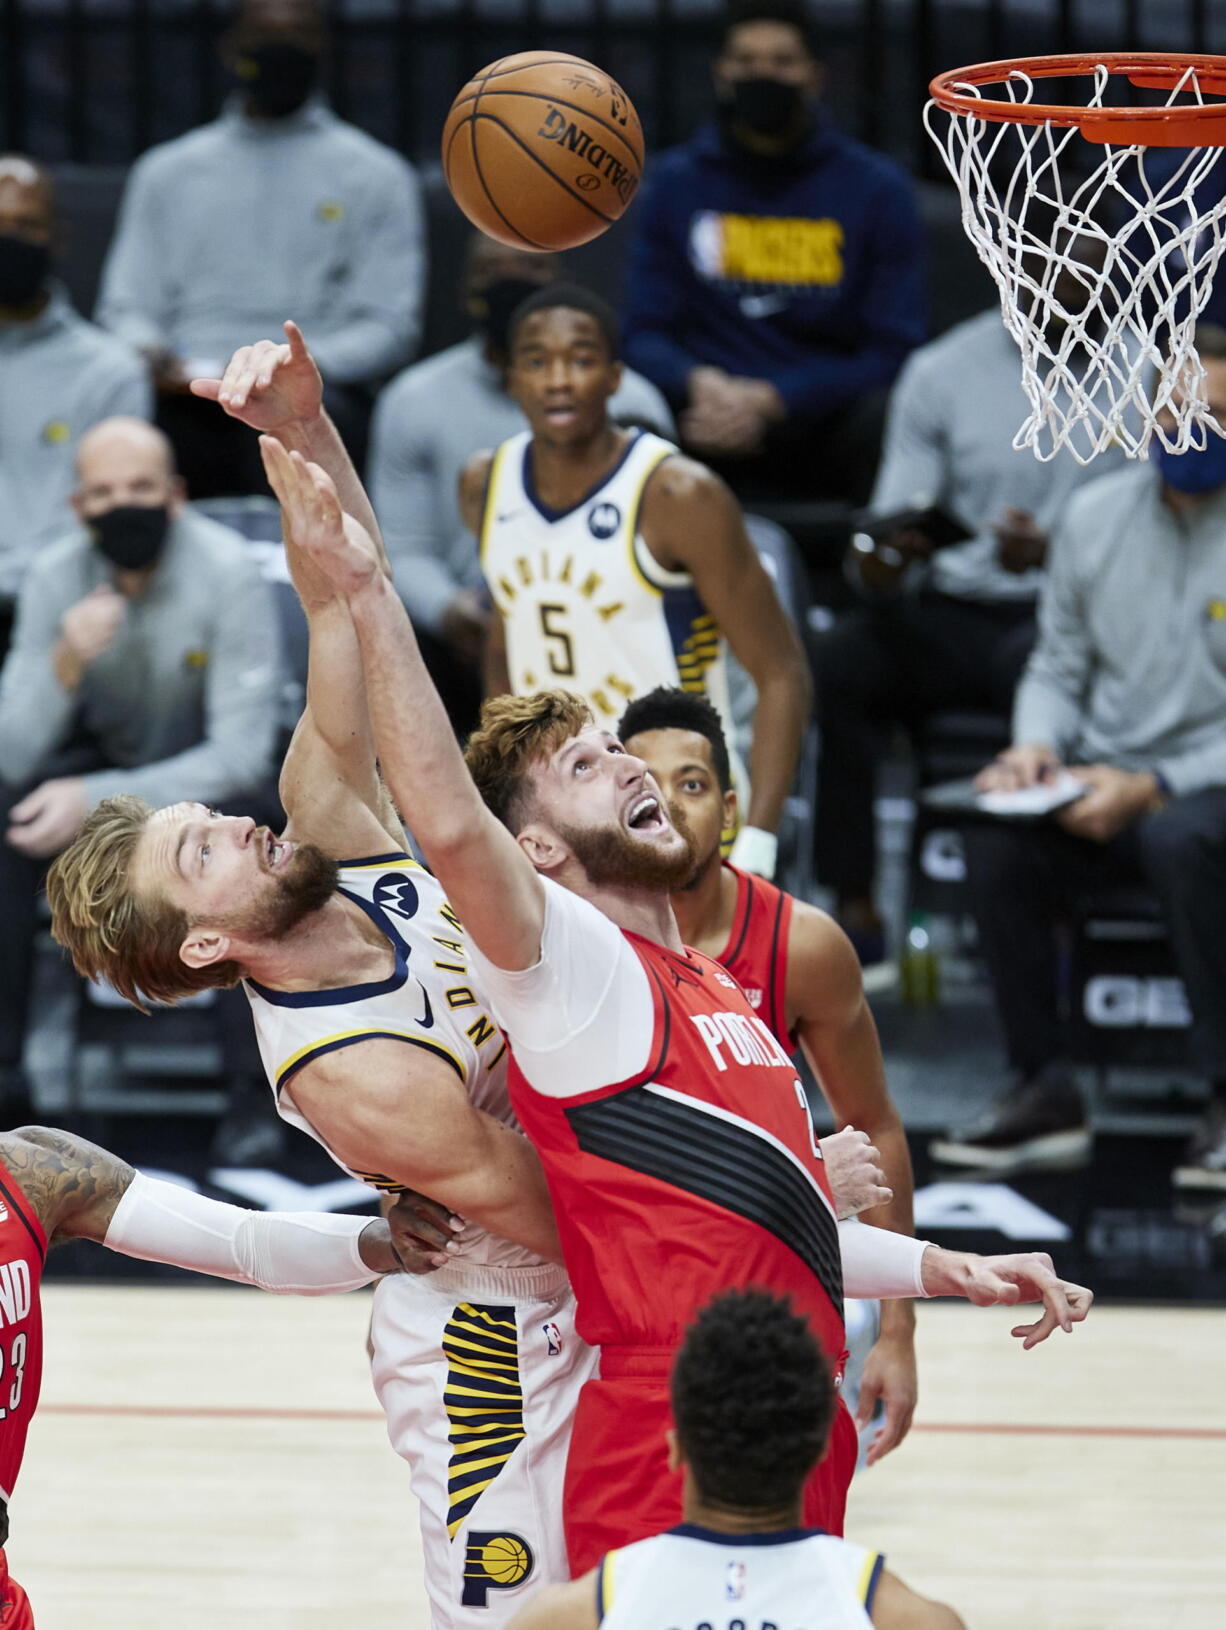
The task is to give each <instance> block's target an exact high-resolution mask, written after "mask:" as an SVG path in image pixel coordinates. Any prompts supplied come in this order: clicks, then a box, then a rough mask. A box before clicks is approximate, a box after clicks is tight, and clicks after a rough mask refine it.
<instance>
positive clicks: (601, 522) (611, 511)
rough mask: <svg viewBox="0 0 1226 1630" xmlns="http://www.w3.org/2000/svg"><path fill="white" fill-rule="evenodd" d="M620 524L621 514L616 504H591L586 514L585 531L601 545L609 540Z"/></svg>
mask: <svg viewBox="0 0 1226 1630" xmlns="http://www.w3.org/2000/svg"><path fill="white" fill-rule="evenodd" d="M621 524H622V512H621V510H620V509H618V507H617V505H616V504H608V503H605V504H593V505H592V507H591V509H589V510H588V512H587V529H588V531H589V532H590V533H591V534H592V536H593V537H594V538H599V539H600V541H601V542H602V543H603V542H604V541H605V539H606V538H611V537H612V536H613V534H614V533H615V532H616V531H617V529H618V527H619V526H620V525H621Z"/></svg>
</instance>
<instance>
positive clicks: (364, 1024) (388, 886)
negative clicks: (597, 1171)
mask: <svg viewBox="0 0 1226 1630" xmlns="http://www.w3.org/2000/svg"><path fill="white" fill-rule="evenodd" d="M340 891H341V893H342V894H343V895H344V896H345V897H346V899H349V900H352V901H353V903H354V904H355V905H357V906H360V907H361V908H362V910H363V911H364V912H365V913H366V915H367V916H368V917H369V918H370V920H371V921H372V922H373V923H375V924H376V925H377V926H378V927H379V928H380V929H381V930H382V931H383V933H384V934H386V936H387V939H388V943H389V944H390V946H391V948H392V952H393V954H394V957H395V966H394V967H393V969H392V972H391V974H390V975H389V976H388V977H387V978H386V979H382V980H376V981H374V982H373V983H370V984H366V985H344V986H338V987H337V988H336V989H335V990H314V991H280V990H271V989H269V987H268V986H266V985H261V984H259V983H258V982H257V981H256V980H254V979H248V980H246V981H245V984H246V990H247V996H248V998H249V1000H250V1002H251V1009H252V1013H253V1015H254V1018H255V1032H256V1039H257V1041H258V1043H259V1048H260V1057H261V1059H262V1060H263V1064H264V1070H265V1073H266V1074H267V1076H268V1080H269V1082H270V1084H271V1085H272V1088H273V1092H274V1094H275V1095H276V1100H277V1111H278V1113H279V1114H280V1115H281V1117H282V1119H283V1120H286V1121H289V1122H290V1123H291V1124H292V1125H294V1126H298V1127H301V1129H302V1130H303V1131H304V1132H309V1133H310V1135H311V1136H312V1137H313V1138H315V1139H316V1140H317V1141H318V1142H319V1143H324V1140H323V1138H321V1137H320V1135H319V1133H318V1132H317V1131H316V1130H315V1128H314V1127H313V1126H312V1125H311V1124H310V1122H309V1121H308V1120H307V1119H306V1117H305V1116H303V1115H302V1114H301V1113H300V1112H299V1110H298V1109H297V1107H296V1105H295V1104H294V1097H293V1092H294V1088H293V1083H294V1076H295V1075H296V1074H297V1072H298V1071H299V1070H301V1069H302V1068H303V1067H304V1066H305V1065H307V1064H309V1063H310V1062H311V1060H312V1059H316V1058H319V1057H321V1056H322V1055H323V1054H324V1053H331V1052H335V1051H336V1050H337V1049H338V1048H342V1047H352V1046H354V1045H356V1044H357V1043H358V1042H363V1041H371V1040H391V1041H396V1042H400V1043H402V1044H403V1045H404V1046H405V1047H406V1048H413V1049H419V1050H421V1051H423V1052H426V1053H430V1054H432V1055H433V1057H435V1058H436V1059H439V1060H441V1061H442V1062H443V1063H444V1064H445V1065H446V1066H447V1067H448V1068H449V1069H452V1070H454V1071H455V1073H456V1075H457V1076H458V1077H459V1079H460V1080H461V1081H462V1082H463V1083H464V1086H465V1088H466V1090H467V1092H468V1096H469V1098H470V1099H471V1100H472V1102H473V1103H474V1104H475V1105H476V1106H477V1108H478V1109H482V1110H484V1111H485V1112H486V1113H487V1114H489V1115H492V1116H493V1117H494V1118H495V1119H496V1120H500V1121H503V1122H505V1123H507V1124H508V1125H512V1126H514V1125H515V1124H516V1122H515V1117H514V1115H513V1113H512V1111H511V1107H510V1103H509V1101H508V1097H507V1081H506V1044H505V1042H504V1041H503V1038H502V1032H501V1031H500V1030H499V1029H498V1027H497V1025H496V1024H495V1023H494V1021H493V1020H492V1019H491V1018H490V1016H489V1014H488V1013H487V1011H486V1009H485V1004H484V1001H483V1000H482V998H481V997H480V996H479V995H478V994H477V991H476V988H475V987H474V983H473V972H472V968H471V966H470V963H469V948H468V940H467V936H466V935H465V933H464V930H463V928H462V927H461V926H460V921H459V918H458V917H457V916H456V914H455V912H454V911H453V910H452V909H451V907H450V905H449V904H448V903H447V899H446V896H445V895H444V893H443V890H442V887H441V886H440V884H439V883H438V882H437V881H436V879H435V878H434V877H433V876H432V875H431V874H430V873H429V872H428V871H427V870H426V869H425V867H424V866H419V865H418V863H417V862H416V861H415V860H413V859H411V858H410V857H409V856H408V855H405V854H386V855H376V856H373V857H372V858H369V859H365V860H350V861H342V862H341V864H340ZM324 1147H325V1148H327V1145H326V1144H324ZM328 1152H329V1154H331V1156H332V1158H333V1160H335V1161H336V1163H337V1165H338V1166H340V1167H341V1168H342V1169H343V1170H345V1171H347V1172H350V1174H351V1175H352V1176H354V1177H356V1178H358V1179H359V1180H360V1181H361V1182H363V1183H369V1184H371V1185H372V1187H374V1188H377V1189H381V1190H383V1191H385V1192H390V1191H393V1190H395V1189H396V1188H397V1187H398V1186H399V1185H397V1184H396V1183H395V1182H394V1180H393V1179H392V1178H390V1177H389V1176H387V1174H386V1173H382V1172H355V1171H353V1170H352V1168H351V1167H349V1166H346V1165H345V1163H344V1161H342V1160H341V1159H340V1158H339V1157H338V1156H337V1154H336V1152H335V1150H332V1149H329V1150H328ZM457 1239H458V1243H459V1250H458V1252H457V1256H458V1257H459V1258H460V1259H461V1260H468V1261H471V1262H486V1263H498V1264H500V1265H503V1266H516V1265H523V1264H529V1263H536V1262H539V1260H540V1258H539V1257H535V1256H533V1255H532V1253H531V1252H529V1251H526V1250H524V1249H523V1248H522V1247H520V1246H518V1245H512V1244H510V1243H509V1242H508V1241H506V1240H502V1239H498V1238H496V1237H495V1236H494V1235H491V1234H487V1233H486V1232H485V1231H484V1230H483V1229H479V1228H477V1227H475V1226H474V1225H473V1224H471V1223H470V1224H469V1225H468V1226H467V1227H466V1228H465V1229H464V1232H463V1233H462V1234H460V1235H458V1236H457Z"/></svg>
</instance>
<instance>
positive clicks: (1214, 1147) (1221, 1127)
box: [1171, 1098, 1226, 1191]
mask: <svg viewBox="0 0 1226 1630" xmlns="http://www.w3.org/2000/svg"><path fill="white" fill-rule="evenodd" d="M1171 1182H1172V1183H1174V1185H1175V1187H1176V1188H1179V1189H1211V1190H1215V1191H1218V1190H1226V1103H1223V1102H1222V1100H1221V1099H1219V1098H1215V1099H1213V1101H1212V1102H1211V1103H1210V1105H1209V1108H1208V1110H1207V1111H1206V1113H1205V1118H1204V1120H1203V1121H1202V1122H1201V1124H1200V1126H1199V1127H1198V1128H1197V1130H1196V1132H1195V1133H1194V1134H1193V1137H1192V1141H1191V1143H1189V1144H1188V1147H1187V1149H1186V1150H1185V1151H1184V1156H1183V1160H1182V1161H1181V1162H1180V1164H1179V1165H1178V1166H1176V1168H1175V1170H1174V1171H1173V1172H1172V1173H1171Z"/></svg>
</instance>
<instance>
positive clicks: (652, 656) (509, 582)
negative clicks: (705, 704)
mask: <svg viewBox="0 0 1226 1630" xmlns="http://www.w3.org/2000/svg"><path fill="white" fill-rule="evenodd" d="M676 451H677V449H676V448H675V447H674V446H673V444H672V443H671V442H667V441H664V440H663V439H662V438H661V437H659V436H653V435H651V434H650V433H649V432H647V431H639V432H637V433H636V434H635V435H634V437H633V439H632V440H631V441H630V443H629V445H628V446H627V448H626V450H625V453H624V454H623V456H622V458H621V460H620V461H619V463H618V464H617V465H616V467H615V468H614V469H613V470H611V471H610V472H609V474H608V475H607V476H606V477H605V479H604V481H602V482H601V483H600V485H599V486H598V487H596V488H595V489H594V490H593V491H592V492H589V493H588V495H587V497H586V498H583V499H582V500H581V501H580V502H579V503H578V504H576V505H575V506H574V508H573V509H568V510H554V509H550V508H549V507H548V505H546V504H544V503H542V502H541V500H540V498H538V496H537V493H536V489H535V486H534V484H533V479H532V436H531V433H530V432H524V433H523V434H521V435H518V436H512V437H511V439H510V440H509V441H504V442H503V443H502V445H501V447H499V449H498V451H497V452H496V453H495V455H494V463H493V468H492V469H491V471H490V479H489V486H488V489H487V492H486V499H485V512H484V515H483V517H482V523H481V569H482V571H483V572H484V574H485V580H486V583H487V584H488V586H489V591H490V595H491V597H492V598H493V601H494V604H495V606H496V607H497V609H498V612H499V614H500V615H501V617H502V620H503V624H504V626H505V630H506V645H507V668H508V672H509V674H510V679H511V689H512V690H513V691H514V692H515V694H516V695H518V696H524V695H531V694H532V692H534V691H538V690H553V689H555V688H556V689H562V690H570V691H574V692H576V693H577V694H578V695H580V696H582V697H583V698H584V699H585V700H586V701H587V703H588V705H589V706H590V707H591V710H592V713H593V715H594V717H595V720H596V723H597V724H598V725H600V726H602V727H604V728H605V729H609V728H611V727H612V726H613V724H614V723H615V721H616V720H617V719H619V718H620V717H621V715H622V712H623V711H624V709H625V706H626V703H627V702H629V701H631V700H632V698H634V697H635V696H641V695H642V694H643V693H644V692H645V691H649V690H653V689H654V688H655V687H656V686H657V685H680V686H682V687H683V688H684V689H685V690H690V691H699V692H702V693H703V694H705V695H706V696H708V697H709V698H710V700H711V702H712V704H713V705H714V706H715V708H716V710H717V711H718V713H719V715H720V717H721V719H722V720H723V722H724V727H725V730H726V731H727V732H728V735H729V739H730V740H731V739H732V736H733V730H732V719H731V712H730V709H729V705H728V680H727V673H726V661H725V645H724V640H723V636H722V635H721V633H720V630H719V628H718V626H717V625H716V622H715V619H714V618H713V617H712V616H711V615H710V614H709V612H707V610H706V609H705V607H704V606H703V604H702V602H701V601H700V600H699V598H698V595H697V593H696V592H695V589H694V582H693V579H692V578H691V577H690V575H689V573H688V572H670V571H665V569H664V568H663V567H662V566H661V565H660V564H659V562H658V561H656V559H655V558H654V556H653V555H652V553H651V550H650V549H649V548H648V547H647V545H646V543H645V542H644V541H643V538H642V537H641V536H640V534H639V530H638V520H639V510H640V507H641V505H642V499H643V489H644V488H645V486H646V485H647V480H648V477H649V476H650V475H651V473H652V471H653V470H654V469H656V467H657V466H658V465H659V464H660V463H661V462H662V461H663V460H664V459H666V458H668V457H670V455H672V454H673V453H675V452H676Z"/></svg>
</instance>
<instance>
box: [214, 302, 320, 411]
mask: <svg viewBox="0 0 1226 1630" xmlns="http://www.w3.org/2000/svg"><path fill="white" fill-rule="evenodd" d="M284 327H285V334H286V339H287V342H288V343H287V344H285V345H278V344H277V343H276V342H275V341H274V340H257V341H256V343H255V344H254V345H243V346H240V347H239V349H238V350H237V351H236V352H235V353H234V355H233V356H232V357H231V358H230V360H229V362H228V363H227V364H226V371H225V373H224V374H223V375H222V377H221V378H220V379H193V380H192V382H191V392H192V395H193V396H202V397H203V398H204V399H205V401H206V402H216V403H217V405H218V406H219V407H221V408H224V409H225V411H226V412H227V413H228V414H229V415H230V417H231V418H232V419H240V420H241V421H242V423H243V424H245V425H250V426H251V428H252V429H253V430H262V431H264V432H265V433H266V434H268V435H273V436H275V435H277V434H278V433H280V432H282V431H285V430H287V429H289V428H290V427H291V426H293V425H306V424H310V423H311V421H312V420H313V419H315V418H316V417H317V416H318V415H319V414H320V413H321V412H322V411H323V392H324V387H323V380H322V379H321V378H320V377H319V369H318V368H317V367H316V366H315V359H314V357H312V355H311V353H310V352H309V351H308V350H307V345H306V341H305V340H304V339H303V337H302V331H301V329H300V328H299V327H298V325H297V323H289V322H287V323H286V324H285V325H284Z"/></svg>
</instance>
